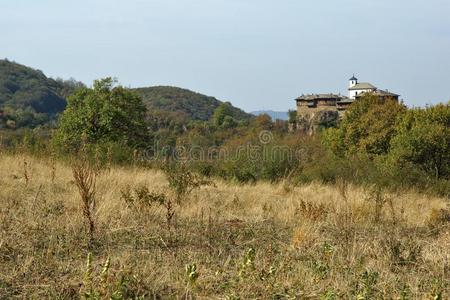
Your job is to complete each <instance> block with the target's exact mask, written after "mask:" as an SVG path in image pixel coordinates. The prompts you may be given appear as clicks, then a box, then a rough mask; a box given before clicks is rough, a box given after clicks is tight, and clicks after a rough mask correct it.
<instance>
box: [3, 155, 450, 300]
mask: <svg viewBox="0 0 450 300" xmlns="http://www.w3.org/2000/svg"><path fill="white" fill-rule="evenodd" d="M0 178H1V179H0V202H1V203H2V205H1V210H0V220H1V222H0V224H1V230H0V253H1V255H0V270H1V272H0V294H1V295H2V296H1V297H2V298H4V299H10V298H24V299H43V298H52V299H73V298H86V299H167V298H175V299H176V298H179V299H194V298H196V299H205V298H215V299H256V298H259V299H445V298H446V297H448V295H449V294H448V293H449V291H448V287H449V283H450V282H449V276H448V275H449V259H448V258H449V249H450V231H449V229H450V226H449V225H450V222H449V221H450V210H449V207H448V200H447V199H444V198H440V197H434V196H429V195H423V194H419V193H416V192H407V191H403V192H397V193H385V192H383V191H382V190H380V189H377V188H376V187H375V186H374V187H372V188H362V187H358V186H355V185H352V184H349V183H348V182H347V181H345V180H340V181H338V182H337V183H336V184H335V185H323V184H321V183H317V182H315V183H308V184H301V185H292V184H290V183H289V182H288V181H284V182H279V183H277V184H271V183H267V182H258V183H256V184H236V183H232V182H229V181H223V180H220V179H214V180H207V179H205V178H202V177H200V176H199V175H195V174H193V173H191V172H190V171H189V170H187V169H185V168H182V167H178V168H177V167H171V168H169V167H168V168H165V171H156V170H152V169H148V168H145V167H140V166H126V167H116V166H112V167H110V168H108V167H103V168H98V167H97V166H96V165H95V164H94V163H93V162H92V161H88V160H78V162H77V163H70V162H65V163H62V162H59V161H55V160H53V159H51V158H48V157H42V158H33V157H30V156H28V155H22V154H15V155H10V154H3V155H2V156H1V158H0Z"/></svg>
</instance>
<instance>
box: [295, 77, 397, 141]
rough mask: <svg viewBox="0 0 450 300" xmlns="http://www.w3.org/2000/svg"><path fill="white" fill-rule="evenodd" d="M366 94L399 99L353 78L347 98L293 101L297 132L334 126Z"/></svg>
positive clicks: (311, 97)
mask: <svg viewBox="0 0 450 300" xmlns="http://www.w3.org/2000/svg"><path fill="white" fill-rule="evenodd" d="M366 94H372V95H376V96H378V97H379V98H380V99H382V100H386V99H394V100H396V101H398V98H399V95H397V94H394V93H391V92H389V91H387V90H386V91H383V90H380V89H378V88H377V87H375V86H373V85H372V84H370V83H368V82H361V83H359V82H358V79H357V78H356V77H355V76H353V77H352V78H350V79H349V87H348V96H342V95H340V94H339V95H337V94H310V95H302V96H300V97H298V98H297V99H295V100H296V102H297V123H296V128H297V130H299V131H302V132H305V133H308V134H313V133H314V132H316V131H317V130H318V129H319V128H320V127H329V126H332V125H334V124H336V123H337V122H338V120H339V118H340V117H342V115H343V114H344V113H345V111H346V110H347V109H348V107H349V106H350V105H351V104H352V103H353V102H355V101H358V99H359V98H360V97H362V96H364V95H366Z"/></svg>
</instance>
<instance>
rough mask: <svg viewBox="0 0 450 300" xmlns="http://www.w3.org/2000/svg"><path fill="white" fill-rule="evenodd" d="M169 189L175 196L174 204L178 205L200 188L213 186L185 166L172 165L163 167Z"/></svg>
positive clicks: (210, 182)
mask: <svg viewBox="0 0 450 300" xmlns="http://www.w3.org/2000/svg"><path fill="white" fill-rule="evenodd" d="M164 172H165V174H166V177H167V180H168V181H169V187H170V189H171V190H172V191H173V192H174V194H175V202H176V203H177V204H180V203H181V202H182V200H183V199H185V198H186V197H187V196H189V194H190V193H191V192H192V191H193V190H195V189H199V188H200V187H202V186H207V185H213V186H214V183H213V182H212V181H210V180H206V179H203V178H202V177H201V176H199V175H198V174H195V173H193V172H191V171H190V170H189V169H188V168H187V166H186V165H185V164H180V165H176V164H172V165H166V166H165V167H164Z"/></svg>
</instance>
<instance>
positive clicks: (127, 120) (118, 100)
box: [56, 78, 148, 150]
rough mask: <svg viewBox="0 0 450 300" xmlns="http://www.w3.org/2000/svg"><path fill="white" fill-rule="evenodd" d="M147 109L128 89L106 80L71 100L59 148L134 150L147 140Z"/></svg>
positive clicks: (75, 95)
mask: <svg viewBox="0 0 450 300" xmlns="http://www.w3.org/2000/svg"><path fill="white" fill-rule="evenodd" d="M145 115H146V107H145V106H144V105H143V103H142V100H141V99H140V98H139V96H137V95H136V94H134V93H133V92H131V91H130V90H128V89H125V88H123V87H122V86H115V81H114V80H113V79H111V78H105V79H101V80H96V81H94V85H93V88H80V89H78V90H77V91H76V93H75V94H73V95H72V96H70V97H69V98H68V104H67V109H66V110H65V111H64V113H63V114H62V117H61V120H60V124H59V129H58V132H57V135H56V141H57V142H58V144H60V145H63V146H68V147H69V148H70V149H71V150H76V149H78V148H79V146H80V145H81V143H82V141H83V142H85V143H87V144H103V143H116V144H122V145H126V146H129V147H132V148H136V147H141V146H144V144H145V142H146V139H147V136H148V134H147V127H146V124H145Z"/></svg>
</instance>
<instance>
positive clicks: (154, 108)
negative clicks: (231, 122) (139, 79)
mask: <svg viewBox="0 0 450 300" xmlns="http://www.w3.org/2000/svg"><path fill="white" fill-rule="evenodd" d="M135 91H136V92H137V93H138V94H139V95H140V96H141V97H142V99H143V101H144V103H145V104H146V105H147V107H148V108H149V110H150V113H152V112H162V113H164V112H166V113H173V114H179V115H180V116H182V117H185V118H187V119H190V120H202V121H206V120H209V119H210V118H211V117H212V115H213V113H214V110H215V109H216V108H217V107H218V106H219V105H220V104H221V103H222V102H221V101H219V100H217V99H216V98H214V97H209V96H205V95H202V94H199V93H196V92H193V91H190V90H187V89H182V88H178V87H170V86H155V87H147V88H137V89H135ZM231 110H232V114H233V117H234V118H235V119H236V120H244V119H249V118H251V117H252V116H251V115H250V114H247V113H246V112H244V111H243V110H241V109H239V108H236V107H234V106H231Z"/></svg>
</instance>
